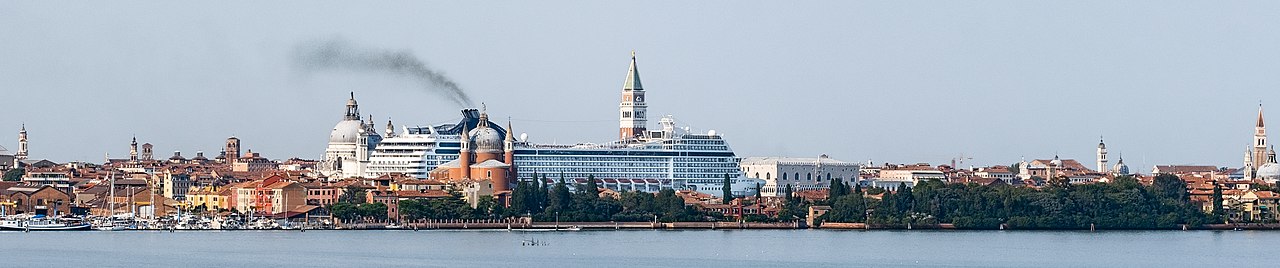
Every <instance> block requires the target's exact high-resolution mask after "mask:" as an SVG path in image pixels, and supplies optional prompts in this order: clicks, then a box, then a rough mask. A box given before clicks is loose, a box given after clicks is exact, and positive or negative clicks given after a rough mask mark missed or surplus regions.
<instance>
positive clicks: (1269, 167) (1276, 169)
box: [1257, 163, 1280, 180]
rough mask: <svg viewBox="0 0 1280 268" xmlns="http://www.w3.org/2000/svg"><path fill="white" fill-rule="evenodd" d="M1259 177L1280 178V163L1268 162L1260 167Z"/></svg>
mask: <svg viewBox="0 0 1280 268" xmlns="http://www.w3.org/2000/svg"><path fill="white" fill-rule="evenodd" d="M1257 174H1258V178H1261V179H1264V180H1280V165H1277V164H1276V163H1266V164H1262V166H1261V167H1258V173H1257Z"/></svg>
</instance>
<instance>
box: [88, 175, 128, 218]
mask: <svg viewBox="0 0 1280 268" xmlns="http://www.w3.org/2000/svg"><path fill="white" fill-rule="evenodd" d="M108 176H110V177H108V178H107V179H108V180H110V181H111V189H109V190H108V191H109V192H110V193H109V194H108V195H107V196H108V198H109V200H108V202H110V205H108V206H109V207H110V208H111V211H110V212H107V215H111V216H109V217H107V219H105V220H103V221H102V222H101V223H100V224H99V225H98V226H97V227H94V229H97V230H98V231H120V230H125V229H128V228H129V225H130V223H129V220H128V218H132V216H133V215H132V214H130V215H129V217H128V218H126V217H122V216H124V215H117V214H116V178H115V174H111V175H108Z"/></svg>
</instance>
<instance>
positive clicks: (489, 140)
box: [470, 127, 502, 153]
mask: <svg viewBox="0 0 1280 268" xmlns="http://www.w3.org/2000/svg"><path fill="white" fill-rule="evenodd" d="M470 135H471V142H473V143H474V144H475V145H476V147H475V148H476V149H475V151H476V152H477V153H501V152H502V135H500V134H498V130H495V129H493V128H491V127H480V128H476V129H472V130H471V133H470Z"/></svg>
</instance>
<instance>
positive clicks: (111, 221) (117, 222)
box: [93, 213, 136, 231]
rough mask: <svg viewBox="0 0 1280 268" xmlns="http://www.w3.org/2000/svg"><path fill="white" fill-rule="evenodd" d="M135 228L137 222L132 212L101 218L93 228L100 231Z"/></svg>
mask: <svg viewBox="0 0 1280 268" xmlns="http://www.w3.org/2000/svg"><path fill="white" fill-rule="evenodd" d="M134 228H136V224H135V223H134V219H133V214H132V213H126V214H117V215H112V216H111V217H108V218H104V219H101V220H100V221H98V224H96V225H94V226H93V229H94V230H98V231H123V230H128V229H134Z"/></svg>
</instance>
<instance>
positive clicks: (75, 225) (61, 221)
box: [0, 215, 90, 231]
mask: <svg viewBox="0 0 1280 268" xmlns="http://www.w3.org/2000/svg"><path fill="white" fill-rule="evenodd" d="M89 228H90V225H89V223H87V222H84V220H82V219H79V218H52V217H47V216H45V215H35V216H31V217H14V218H9V219H5V220H2V221H0V229H3V230H18V231H79V230H88V229H89Z"/></svg>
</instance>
